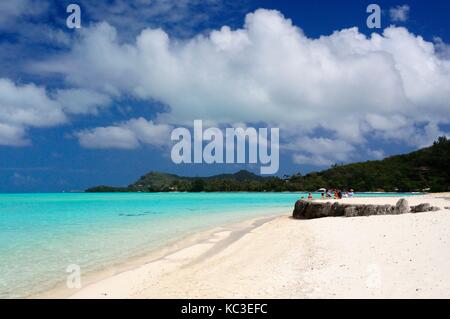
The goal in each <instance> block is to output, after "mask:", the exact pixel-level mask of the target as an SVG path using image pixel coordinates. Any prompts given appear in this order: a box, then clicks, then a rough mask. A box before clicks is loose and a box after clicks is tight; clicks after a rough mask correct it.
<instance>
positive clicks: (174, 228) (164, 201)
mask: <svg viewBox="0 0 450 319" xmlns="http://www.w3.org/2000/svg"><path fill="white" fill-rule="evenodd" d="M301 196H305V194H299V193H296V194H294V193H211V194H209V193H196V194H192V193H153V194H146V193H114V194H106V193H102V194H88V193H86V194H0V298H14V297H25V296H28V295H30V294H32V293H36V292H39V291H44V290H46V289H49V288H50V287H52V286H54V285H55V284H56V283H58V282H62V281H63V280H65V278H66V276H67V273H66V268H67V266H68V265H70V264H77V265H79V266H80V267H81V269H82V271H83V272H86V271H94V270H99V269H101V268H103V267H105V266H108V265H111V264H114V263H117V262H121V261H124V260H126V259H127V258H129V257H133V256H137V255H140V254H142V253H143V252H146V251H150V250H151V249H155V248H158V247H161V246H163V245H165V244H167V243H168V242H171V241H173V240H176V239H179V238H182V237H183V236H186V235H188V234H189V233H193V232H195V231H198V230H202V229H207V228H210V227H213V226H218V225H222V224H224V223H228V222H237V221H241V220H245V219H248V218H252V217H258V216H265V215H269V214H273V212H274V210H273V209H277V208H279V211H280V212H281V211H290V210H291V209H292V207H293V205H294V203H295V201H296V200H297V199H298V198H299V197H301ZM315 196H316V197H317V196H319V195H318V194H316V195H315ZM365 196H367V194H365ZM370 196H383V194H370ZM384 196H388V194H384ZM395 196H399V194H395ZM271 208H273V209H272V210H271Z"/></svg>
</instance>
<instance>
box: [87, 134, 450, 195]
mask: <svg viewBox="0 0 450 319" xmlns="http://www.w3.org/2000/svg"><path fill="white" fill-rule="evenodd" d="M319 188H340V189H350V188H353V189H354V190H356V191H359V192H364V191H386V192H396V191H398V192H411V191H431V192H443V191H449V190H450V140H448V139H447V138H445V137H440V138H439V139H438V140H437V141H436V142H434V143H433V145H432V146H430V147H427V148H423V149H420V150H418V151H415V152H412V153H409V154H404V155H396V156H391V157H388V158H385V159H383V160H379V161H367V162H361V163H353V164H346V165H333V167H331V168H330V169H327V170H323V171H320V172H313V173H309V174H307V175H305V176H302V175H301V174H294V175H292V176H287V177H286V178H283V179H282V178H279V177H263V176H259V175H256V174H253V173H251V172H248V171H245V170H242V171H239V172H237V173H235V174H221V175H215V176H210V177H184V176H177V175H173V174H166V173H159V172H151V173H149V174H147V175H144V176H142V177H141V178H140V179H139V180H138V181H136V182H135V183H133V184H131V185H129V186H128V187H124V188H115V187H109V186H98V187H94V188H90V189H87V190H86V192H170V191H180V192H203V191H204V192H233V191H247V192H264V191H272V192H283V191H314V190H317V189H319Z"/></svg>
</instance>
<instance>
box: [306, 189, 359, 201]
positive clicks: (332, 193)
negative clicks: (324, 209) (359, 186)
mask: <svg viewBox="0 0 450 319" xmlns="http://www.w3.org/2000/svg"><path fill="white" fill-rule="evenodd" d="M354 195H355V193H354V191H353V189H350V190H349V191H346V190H340V189H327V190H325V192H322V193H321V198H322V199H328V198H334V199H342V198H350V197H353V196H354ZM301 199H303V197H302V198H301ZM312 199H313V196H312V193H309V194H308V200H312Z"/></svg>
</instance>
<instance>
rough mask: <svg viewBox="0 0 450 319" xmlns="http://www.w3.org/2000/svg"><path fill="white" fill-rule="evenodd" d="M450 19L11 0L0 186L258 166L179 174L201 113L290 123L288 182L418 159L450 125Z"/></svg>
mask: <svg viewBox="0 0 450 319" xmlns="http://www.w3.org/2000/svg"><path fill="white" fill-rule="evenodd" d="M69 3H78V4H79V5H80V7H81V19H82V20H81V21H82V28H81V29H68V28H67V27H66V17H67V15H68V14H67V13H66V6H67V5H68V4H69ZM94 3H95V4H94ZM370 3H377V4H378V5H380V7H381V8H382V18H381V22H382V28H381V29H369V28H368V27H367V25H366V18H367V16H368V13H366V7H367V5H368V4H370ZM449 15H450V4H449V3H448V1H433V2H432V3H430V2H429V1H399V2H398V1H367V2H365V1H345V2H338V1H314V2H310V3H307V2H306V1H302V2H301V3H300V2H298V1H250V0H245V1H220V0H207V1H199V0H182V1H173V2H170V1H163V0H154V1H147V0H135V1H119V0H116V1H95V2H93V1H85V0H83V1H81V0H80V1H50V0H48V1H33V0H17V1H11V2H2V3H1V4H0V112H1V115H0V181H1V183H0V192H35V191H40V192H48V191H55V192H59V191H63V190H65V191H69V190H80V189H84V188H86V187H89V186H92V185H98V184H109V185H127V184H128V183H131V182H133V181H134V180H136V179H137V178H138V177H139V176H141V175H143V174H144V173H146V172H148V171H151V170H157V171H167V172H172V173H176V174H181V175H191V176H192V175H194V176H195V175H210V174H215V173H221V172H234V171H236V170H238V169H241V168H247V169H251V170H253V171H255V172H258V169H257V167H254V166H247V165H198V164H196V165H192V164H191V165H187V164H186V165H175V164H173V163H172V161H171V159H170V131H171V130H172V129H173V128H174V127H179V126H187V125H189V123H191V125H192V122H193V120H194V119H203V120H205V121H208V122H210V123H214V124H215V125H217V126H219V127H221V128H224V127H228V126H230V125H252V126H256V127H265V126H271V127H280V138H281V153H280V156H281V159H280V170H279V173H278V175H283V174H292V173H295V172H302V173H305V172H308V171H312V170H319V169H323V168H326V167H329V166H330V164H332V163H335V162H355V161H361V160H368V159H379V158H383V157H385V156H388V155H390V154H397V153H402V152H408V151H411V150H415V149H418V148H420V147H422V146H425V145H428V144H430V143H431V142H432V141H433V140H434V139H435V138H436V137H437V136H439V135H445V134H447V135H448V132H449V131H450V129H449V124H450V121H449V118H450V116H448V115H449V113H450V104H449V103H450V102H448V101H450V46H449V45H448V44H449V43H450V31H449V28H448V21H449V18H450V17H449ZM224 26H228V27H229V28H224ZM373 33H376V34H375V35H373Z"/></svg>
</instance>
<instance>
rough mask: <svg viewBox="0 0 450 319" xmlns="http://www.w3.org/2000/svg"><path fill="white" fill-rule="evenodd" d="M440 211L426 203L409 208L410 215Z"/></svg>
mask: <svg viewBox="0 0 450 319" xmlns="http://www.w3.org/2000/svg"><path fill="white" fill-rule="evenodd" d="M438 210H440V208H439V207H436V206H431V205H430V204H428V203H423V204H419V205H417V206H412V207H411V213H426V212H437V211H438Z"/></svg>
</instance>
